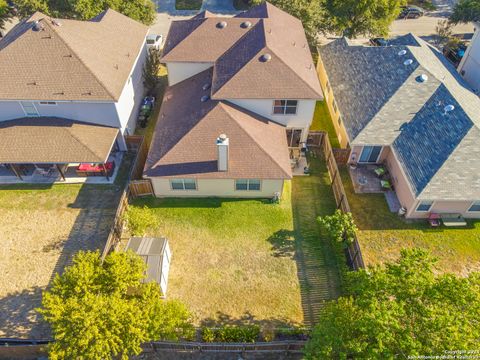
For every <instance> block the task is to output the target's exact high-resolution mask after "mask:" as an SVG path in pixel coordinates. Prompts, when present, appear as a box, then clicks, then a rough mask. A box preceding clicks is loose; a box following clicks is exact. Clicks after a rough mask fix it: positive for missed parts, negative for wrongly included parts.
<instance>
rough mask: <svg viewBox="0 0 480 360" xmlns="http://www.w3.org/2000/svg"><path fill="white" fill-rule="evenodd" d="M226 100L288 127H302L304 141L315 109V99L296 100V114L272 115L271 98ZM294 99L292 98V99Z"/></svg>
mask: <svg viewBox="0 0 480 360" xmlns="http://www.w3.org/2000/svg"><path fill="white" fill-rule="evenodd" d="M227 100H228V101H230V102H232V103H234V104H236V105H238V106H241V107H243V108H245V109H247V110H250V111H253V112H254V113H257V114H259V115H261V116H264V117H266V118H268V119H271V120H273V121H275V122H278V123H280V124H282V125H285V126H286V127H289V128H302V129H305V130H307V131H304V132H303V138H302V141H306V139H307V135H308V129H309V128H310V124H311V123H312V119H313V113H314V111H315V102H316V101H315V100H298V108H297V114H296V115H274V114H273V101H274V100H273V99H272V100H268V99H227ZM292 100H294V99H292Z"/></svg>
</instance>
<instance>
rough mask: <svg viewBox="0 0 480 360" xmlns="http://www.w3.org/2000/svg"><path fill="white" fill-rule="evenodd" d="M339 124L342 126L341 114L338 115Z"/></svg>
mask: <svg viewBox="0 0 480 360" xmlns="http://www.w3.org/2000/svg"><path fill="white" fill-rule="evenodd" d="M338 125H340V126H342V117H341V116H339V117H338Z"/></svg>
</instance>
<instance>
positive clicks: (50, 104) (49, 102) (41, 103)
mask: <svg viewBox="0 0 480 360" xmlns="http://www.w3.org/2000/svg"><path fill="white" fill-rule="evenodd" d="M38 104H39V105H41V106H57V102H56V101H39V102H38Z"/></svg>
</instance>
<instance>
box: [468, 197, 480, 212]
mask: <svg viewBox="0 0 480 360" xmlns="http://www.w3.org/2000/svg"><path fill="white" fill-rule="evenodd" d="M473 206H478V207H480V200H477V201H472V202H471V204H470V206H469V207H468V210H467V212H473V213H478V212H480V209H479V210H470V209H471V208H472V207H473Z"/></svg>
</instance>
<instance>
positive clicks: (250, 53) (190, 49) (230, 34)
mask: <svg viewBox="0 0 480 360" xmlns="http://www.w3.org/2000/svg"><path fill="white" fill-rule="evenodd" d="M246 21H248V22H250V23H251V26H250V27H247V28H244V27H242V26H241V24H242V23H245V22H246ZM219 22H225V23H226V24H227V25H226V27H224V28H219V27H218V26H217V24H218V23H219ZM264 54H270V55H271V60H270V61H268V62H262V61H260V58H261V56H262V55H264ZM162 60H163V61H164V62H177V61H178V62H214V77H213V86H212V97H213V98H215V99H238V98H269V99H272V98H294V99H322V98H323V94H322V90H321V88H320V83H319V81H318V77H317V73H316V70H315V66H314V64H313V60H312V56H311V53H310V49H309V47H308V43H307V39H306V36H305V32H304V30H303V26H302V23H301V22H300V20H298V19H296V18H295V17H293V16H291V15H289V14H287V13H286V12H284V11H282V10H280V9H278V8H276V7H275V6H273V5H271V4H269V3H263V4H261V5H259V6H257V7H254V8H252V9H250V10H249V11H247V12H245V13H241V14H239V15H237V16H236V17H235V18H212V17H209V18H204V19H195V20H192V19H190V20H183V21H174V22H172V26H171V28H170V31H169V34H168V37H167V41H166V46H165V49H164V57H163V58H162ZM279 74H281V75H280V76H279ZM267 84H268V85H267Z"/></svg>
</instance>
